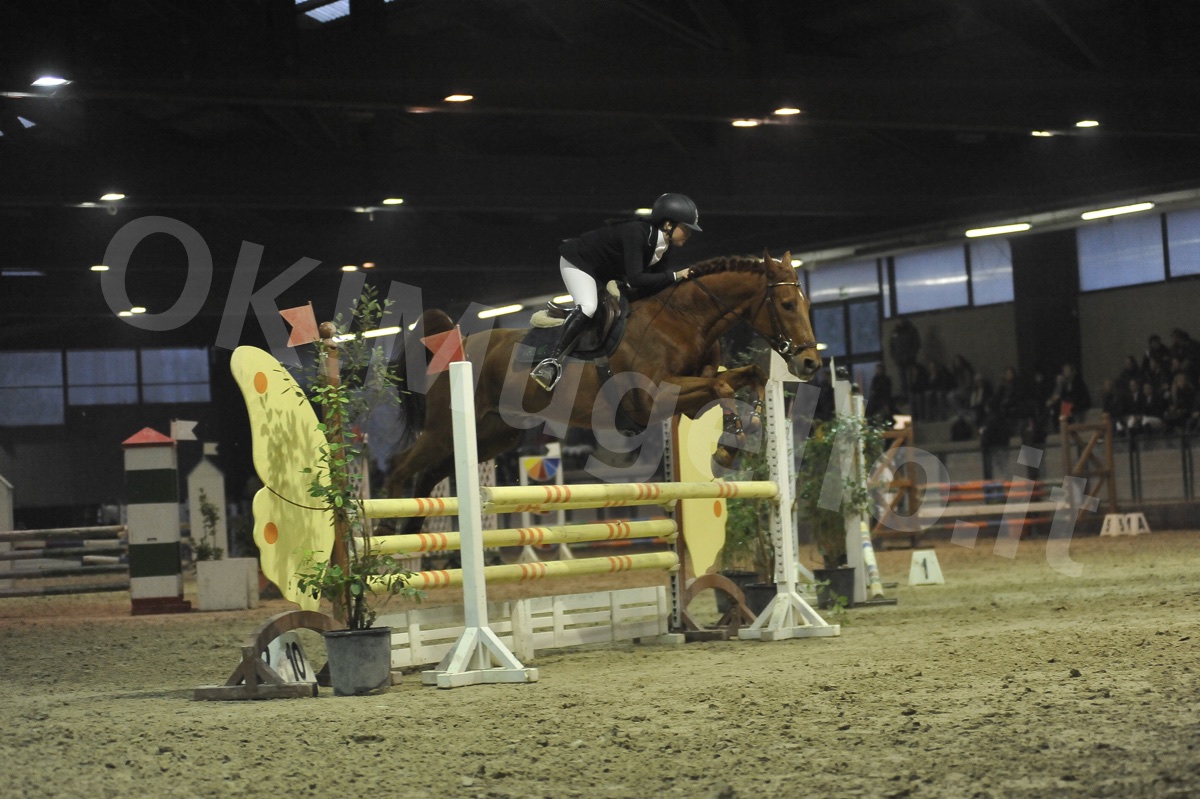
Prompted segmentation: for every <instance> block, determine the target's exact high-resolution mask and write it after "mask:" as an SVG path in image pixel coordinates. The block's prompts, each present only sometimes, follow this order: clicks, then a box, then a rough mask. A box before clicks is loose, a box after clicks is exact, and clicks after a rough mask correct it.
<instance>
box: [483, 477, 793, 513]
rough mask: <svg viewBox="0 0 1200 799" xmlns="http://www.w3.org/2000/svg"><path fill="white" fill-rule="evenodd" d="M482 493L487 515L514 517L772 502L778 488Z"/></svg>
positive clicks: (552, 488)
mask: <svg viewBox="0 0 1200 799" xmlns="http://www.w3.org/2000/svg"><path fill="white" fill-rule="evenodd" d="M482 492H483V506H484V513H514V512H518V511H525V510H530V511H543V510H554V509H558V508H572V507H580V508H598V507H599V508H612V507H624V506H629V505H666V504H670V503H672V502H675V501H676V500H680V499H728V498H730V497H745V498H747V499H772V498H775V497H777V496H779V485H778V484H777V483H775V482H774V481H771V480H748V481H744V482H730V483H611V484H599V485H563V486H559V485H534V486H496V487H494V488H485V489H482Z"/></svg>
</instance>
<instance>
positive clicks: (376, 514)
mask: <svg viewBox="0 0 1200 799" xmlns="http://www.w3.org/2000/svg"><path fill="white" fill-rule="evenodd" d="M362 507H363V515H364V516H366V517H367V518H368V519H407V518H410V517H413V516H457V515H458V497H429V498H424V497H421V498H417V499H366V500H363V502H362Z"/></svg>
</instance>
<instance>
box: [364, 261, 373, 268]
mask: <svg viewBox="0 0 1200 799" xmlns="http://www.w3.org/2000/svg"><path fill="white" fill-rule="evenodd" d="M374 268H375V262H374V261H363V269H374Z"/></svg>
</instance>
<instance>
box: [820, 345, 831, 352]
mask: <svg viewBox="0 0 1200 799" xmlns="http://www.w3.org/2000/svg"><path fill="white" fill-rule="evenodd" d="M827 349H829V345H828V344H817V350H818V351H820V350H827Z"/></svg>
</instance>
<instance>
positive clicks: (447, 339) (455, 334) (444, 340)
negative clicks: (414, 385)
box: [421, 326, 467, 375]
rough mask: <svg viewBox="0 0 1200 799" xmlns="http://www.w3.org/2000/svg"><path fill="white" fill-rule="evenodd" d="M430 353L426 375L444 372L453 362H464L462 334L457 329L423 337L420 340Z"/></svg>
mask: <svg viewBox="0 0 1200 799" xmlns="http://www.w3.org/2000/svg"><path fill="white" fill-rule="evenodd" d="M421 343H422V344H424V345H425V346H426V347H427V348H428V349H429V351H430V352H432V353H433V358H431V359H430V360H429V369H428V370H426V374H431V375H435V374H437V373H438V372H444V371H446V370H447V369H449V368H450V364H451V363H453V362H454V361H465V360H466V359H467V358H466V356H465V355H464V354H463V340H462V333H460V332H459V330H458V327H457V326H455V327H454V328H452V329H450V330H447V331H446V332H445V333H434V334H433V335H432V336H425V337H424V338H422V339H421Z"/></svg>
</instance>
